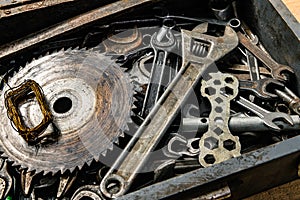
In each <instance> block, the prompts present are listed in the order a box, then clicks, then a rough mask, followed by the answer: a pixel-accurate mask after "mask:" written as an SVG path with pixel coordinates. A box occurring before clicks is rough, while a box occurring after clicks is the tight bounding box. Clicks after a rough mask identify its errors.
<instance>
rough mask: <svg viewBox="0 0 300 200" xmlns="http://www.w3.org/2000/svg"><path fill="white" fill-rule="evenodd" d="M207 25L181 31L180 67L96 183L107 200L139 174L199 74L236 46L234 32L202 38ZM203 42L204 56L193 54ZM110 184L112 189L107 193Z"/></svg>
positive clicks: (226, 30)
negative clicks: (205, 52) (181, 59)
mask: <svg viewBox="0 0 300 200" xmlns="http://www.w3.org/2000/svg"><path fill="white" fill-rule="evenodd" d="M207 31H208V24H207V23H204V24H201V25H199V26H197V27H196V28H195V29H194V30H193V31H187V30H182V45H183V53H182V54H183V65H182V67H181V69H180V71H179V72H178V74H177V75H176V77H175V78H174V80H173V81H172V82H171V83H170V85H169V86H168V88H167V89H166V91H165V92H164V93H163V95H162V96H161V97H160V99H159V100H158V102H157V104H156V105H155V106H154V107H153V109H152V110H151V112H150V113H149V115H148V116H147V117H146V119H145V120H144V122H143V124H142V125H141V126H140V127H139V129H138V130H137V132H136V133H135V134H134V136H133V137H132V138H131V140H130V141H129V143H128V144H127V146H126V147H125V149H124V150H123V152H122V153H121V154H120V156H119V157H118V159H117V160H116V161H115V163H114V165H113V166H112V167H111V168H110V170H109V171H108V172H107V174H106V175H105V177H104V178H103V179H102V181H101V183H100V190H101V192H102V193H103V195H104V196H106V197H108V198H116V197H119V196H121V195H123V194H124V193H125V192H126V191H127V190H128V189H129V187H130V186H131V184H132V182H133V181H134V179H135V177H136V176H137V173H139V172H140V171H141V169H142V168H143V167H144V165H145V163H146V162H147V159H148V157H149V155H150V153H151V152H153V151H154V149H155V147H156V146H157V144H158V142H159V141H160V139H161V138H162V136H163V135H164V134H165V132H166V131H167V129H168V127H169V125H170V124H171V123H172V121H173V120H174V118H175V117H176V115H177V113H178V112H179V111H180V107H181V105H182V103H183V102H185V100H186V99H187V97H188V95H189V94H190V93H191V92H192V90H193V88H194V87H195V85H196V84H197V83H198V82H199V79H200V78H201V75H202V73H203V71H204V70H205V69H206V68H207V67H208V66H210V65H211V64H212V63H213V62H214V61H216V60H219V59H220V58H221V57H223V56H224V55H226V54H228V53H229V52H230V51H232V50H233V49H234V48H235V47H236V46H237V45H238V38H237V35H236V32H235V31H234V30H233V29H232V28H230V27H229V26H226V27H225V32H224V35H223V36H221V37H215V36H210V35H205V34H204V33H206V32H207ZM201 41H205V43H206V44H209V47H208V49H207V50H208V51H207V55H202V56H199V55H195V54H194V53H193V51H192V49H193V46H192V44H193V43H195V42H201ZM112 184H114V185H115V186H116V190H109V186H110V185H112Z"/></svg>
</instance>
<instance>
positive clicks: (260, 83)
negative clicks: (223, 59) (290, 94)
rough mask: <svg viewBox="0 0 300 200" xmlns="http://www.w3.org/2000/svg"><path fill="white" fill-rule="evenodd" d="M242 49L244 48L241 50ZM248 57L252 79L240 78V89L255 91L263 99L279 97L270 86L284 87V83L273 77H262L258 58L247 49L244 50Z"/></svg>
mask: <svg viewBox="0 0 300 200" xmlns="http://www.w3.org/2000/svg"><path fill="white" fill-rule="evenodd" d="M241 51H242V50H241ZM242 53H243V54H244V55H245V56H246V58H247V65H248V67H249V74H250V79H251V80H250V81H248V80H240V81H239V83H240V84H239V89H240V90H246V91H250V92H252V93H254V94H255V95H256V96H258V97H260V98H263V99H271V98H277V95H276V94H273V93H270V92H269V91H268V90H267V89H268V88H284V85H283V84H282V83H281V82H279V81H278V80H276V79H273V78H263V79H261V78H260V72H259V67H258V64H257V59H256V58H255V57H254V56H253V55H252V53H250V52H249V51H248V50H247V49H246V52H242Z"/></svg>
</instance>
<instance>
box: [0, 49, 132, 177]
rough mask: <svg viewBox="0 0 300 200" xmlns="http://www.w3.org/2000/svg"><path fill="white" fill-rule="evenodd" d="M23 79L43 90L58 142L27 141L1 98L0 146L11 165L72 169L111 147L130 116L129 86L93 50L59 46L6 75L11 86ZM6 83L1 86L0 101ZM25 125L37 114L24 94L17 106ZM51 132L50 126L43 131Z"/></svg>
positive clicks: (37, 118)
mask: <svg viewBox="0 0 300 200" xmlns="http://www.w3.org/2000/svg"><path fill="white" fill-rule="evenodd" d="M26 79H32V80H34V81H36V82H37V83H38V84H39V85H40V86H41V88H42V89H43V91H44V94H45V97H46V100H47V102H48V105H49V107H50V110H51V112H52V114H53V116H54V123H55V125H56V126H57V128H58V129H59V130H60V134H61V136H60V137H59V139H58V140H57V142H55V143H52V144H49V145H42V146H40V147H39V148H38V149H37V148H36V147H35V146H30V145H28V144H27V143H26V141H25V140H24V139H23V138H22V137H21V136H20V135H19V133H18V132H17V131H15V129H14V128H13V127H12V125H11V122H10V120H9V119H8V117H7V113H6V108H5V107H4V103H2V104H1V105H0V109H1V111H0V112H1V118H0V131H1V134H0V151H1V152H3V154H2V156H3V157H8V159H9V160H11V161H13V162H14V165H20V166H21V168H28V171H34V170H35V171H36V172H37V173H39V172H44V173H49V172H52V173H56V172H58V171H61V172H62V173H63V172H65V171H66V170H70V171H73V170H74V169H75V168H76V167H79V168H81V167H82V166H83V165H84V164H85V163H90V162H91V161H92V160H94V159H95V160H97V159H98V158H99V155H100V154H103V153H104V152H106V151H107V149H110V148H111V147H112V145H113V142H116V140H117V139H118V137H119V136H120V134H121V133H122V131H123V130H124V129H125V128H126V126H127V122H128V121H129V120H130V111H131V104H132V95H133V91H132V90H133V89H132V86H131V83H130V78H129V77H128V76H127V75H126V74H125V73H124V71H123V70H122V69H121V68H120V67H119V66H117V64H116V63H115V62H114V61H113V60H111V59H110V57H107V56H105V55H103V54H100V53H98V52H96V51H92V50H78V49H75V50H66V51H63V50H62V51H59V52H56V53H53V54H50V55H47V56H44V57H41V58H39V59H37V60H34V61H32V62H31V63H30V64H27V65H26V66H25V67H24V68H22V69H21V70H20V71H19V72H18V73H16V74H15V75H14V76H13V77H11V78H10V79H9V80H8V85H9V86H10V87H15V86H18V85H20V84H22V83H23V82H24V80H26ZM8 89H9V87H8V86H5V87H4V89H3V91H1V101H2V102H4V93H5V91H6V90H8ZM19 110H20V113H21V115H22V117H23V119H24V121H26V123H27V125H28V126H35V125H37V124H39V122H40V121H41V120H42V114H41V112H40V108H39V105H38V103H37V101H35V100H28V101H25V102H24V103H22V105H20V106H19ZM51 132H53V127H51V126H49V127H48V128H47V130H46V131H45V132H44V133H43V134H47V133H51Z"/></svg>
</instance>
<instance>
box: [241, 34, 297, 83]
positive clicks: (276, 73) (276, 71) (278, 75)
mask: <svg viewBox="0 0 300 200" xmlns="http://www.w3.org/2000/svg"><path fill="white" fill-rule="evenodd" d="M237 35H238V38H239V41H240V43H241V44H242V45H243V46H244V47H245V48H246V49H247V50H248V51H249V52H251V53H252V54H253V55H254V56H255V57H257V58H258V59H259V60H260V61H261V62H262V63H263V64H265V65H266V67H267V68H268V69H269V70H270V72H271V74H272V77H273V78H274V79H277V80H280V81H287V80H288V78H287V76H285V74H284V73H292V74H293V73H294V70H293V69H292V68H291V67H290V66H287V65H282V64H279V63H277V62H276V61H275V60H274V59H273V58H271V56H269V55H268V53H266V52H265V51H264V50H262V49H260V48H259V47H258V46H256V44H253V43H252V42H251V41H250V40H249V39H248V38H247V37H246V36H244V35H243V34H242V33H241V32H237Z"/></svg>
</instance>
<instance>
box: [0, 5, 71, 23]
mask: <svg viewBox="0 0 300 200" xmlns="http://www.w3.org/2000/svg"><path fill="white" fill-rule="evenodd" d="M72 1H76V0H47V1H45V0H44V1H37V2H32V3H30V2H29V3H28V4H20V5H15V4H13V5H14V6H12V7H10V8H6V7H2V8H1V4H0V19H1V18H4V17H11V16H13V15H17V14H21V13H24V12H29V11H33V10H39V9H42V8H47V7H50V6H55V5H58V4H63V3H67V2H72Z"/></svg>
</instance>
